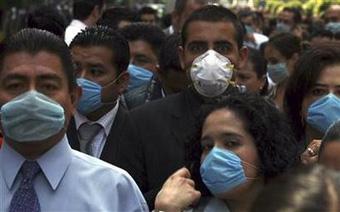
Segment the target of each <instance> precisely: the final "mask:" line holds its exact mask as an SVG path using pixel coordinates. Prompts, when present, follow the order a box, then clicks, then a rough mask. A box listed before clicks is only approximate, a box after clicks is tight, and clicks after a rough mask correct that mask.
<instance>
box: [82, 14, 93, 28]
mask: <svg viewBox="0 0 340 212" xmlns="http://www.w3.org/2000/svg"><path fill="white" fill-rule="evenodd" d="M82 22H83V23H84V24H85V25H86V26H87V27H91V26H94V25H95V24H96V21H94V20H92V18H91V16H90V17H88V18H87V19H85V20H82Z"/></svg>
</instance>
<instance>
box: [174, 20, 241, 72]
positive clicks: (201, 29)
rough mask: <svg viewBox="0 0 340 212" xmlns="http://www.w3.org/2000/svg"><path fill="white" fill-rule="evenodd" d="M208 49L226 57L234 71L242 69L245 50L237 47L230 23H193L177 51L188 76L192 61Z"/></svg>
mask: <svg viewBox="0 0 340 212" xmlns="http://www.w3.org/2000/svg"><path fill="white" fill-rule="evenodd" d="M209 49H213V50H215V51H217V52H218V53H220V54H221V55H223V56H225V57H227V58H228V59H229V60H230V61H231V63H232V64H233V65H234V66H235V68H236V69H239V68H240V67H242V66H243V65H244V63H245V60H246V58H247V49H246V48H244V47H243V48H241V49H240V48H239V47H238V45H237V41H236V31H235V28H234V26H233V24H232V23H230V22H226V21H221V22H205V21H194V22H191V23H190V24H189V26H188V28H187V39H186V42H185V44H184V46H182V47H180V49H179V51H180V59H181V64H182V67H183V68H184V69H185V70H186V71H187V73H188V76H189V72H190V68H191V65H192V62H193V61H194V59H195V58H196V57H198V56H200V55H202V54H203V53H205V52H206V51H207V50H209Z"/></svg>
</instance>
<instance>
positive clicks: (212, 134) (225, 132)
mask: <svg viewBox="0 0 340 212" xmlns="http://www.w3.org/2000/svg"><path fill="white" fill-rule="evenodd" d="M201 145H202V149H203V153H202V157H201V162H203V160H204V159H205V157H206V155H207V154H208V153H209V152H210V150H211V149H212V148H213V147H219V148H221V149H227V150H230V151H232V152H234V153H235V154H236V155H237V156H238V157H239V158H240V159H241V161H242V166H243V169H244V174H245V176H246V177H247V178H257V177H258V170H257V168H255V167H258V166H259V158H258V154H257V149H256V146H255V144H254V140H253V138H252V136H251V135H250V134H249V133H248V132H247V131H246V129H245V126H244V123H243V122H242V120H241V119H239V118H238V117H237V115H236V114H235V113H234V112H232V111H230V110H228V109H220V110H217V111H214V112H212V113H211V114H210V115H209V116H208V117H207V119H206V120H205V122H204V124H203V129H202V137H201ZM249 164H252V165H249ZM253 183H254V180H247V182H246V183H244V184H242V185H240V186H238V187H236V188H235V189H233V190H231V191H229V192H227V193H224V194H221V195H220V196H219V197H220V198H223V199H239V198H242V194H244V192H247V191H249V187H251V185H252V184H253Z"/></svg>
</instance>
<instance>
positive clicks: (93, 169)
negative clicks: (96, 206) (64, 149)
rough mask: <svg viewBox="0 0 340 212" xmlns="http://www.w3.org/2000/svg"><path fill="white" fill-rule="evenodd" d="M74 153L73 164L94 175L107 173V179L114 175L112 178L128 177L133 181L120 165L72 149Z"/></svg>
mask: <svg viewBox="0 0 340 212" xmlns="http://www.w3.org/2000/svg"><path fill="white" fill-rule="evenodd" d="M72 154H73V160H72V162H73V163H72V165H73V166H74V167H75V168H77V169H83V170H86V171H87V173H92V174H93V175H103V176H104V175H106V176H107V177H106V178H107V179H110V178H109V176H111V177H113V178H111V179H127V180H131V181H132V178H131V177H130V175H129V174H128V173H127V172H126V171H125V170H123V169H121V168H119V167H116V166H114V165H112V164H109V163H107V162H105V161H102V160H99V159H98V158H95V157H91V156H89V155H87V154H84V153H82V152H79V151H76V150H72Z"/></svg>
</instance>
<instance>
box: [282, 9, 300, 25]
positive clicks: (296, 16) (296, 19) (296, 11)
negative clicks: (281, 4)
mask: <svg viewBox="0 0 340 212" xmlns="http://www.w3.org/2000/svg"><path fill="white" fill-rule="evenodd" d="M282 11H285V12H289V13H293V20H294V23H295V24H299V23H300V22H301V21H302V15H301V10H300V9H299V8H295V7H285V8H283V10H282Z"/></svg>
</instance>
